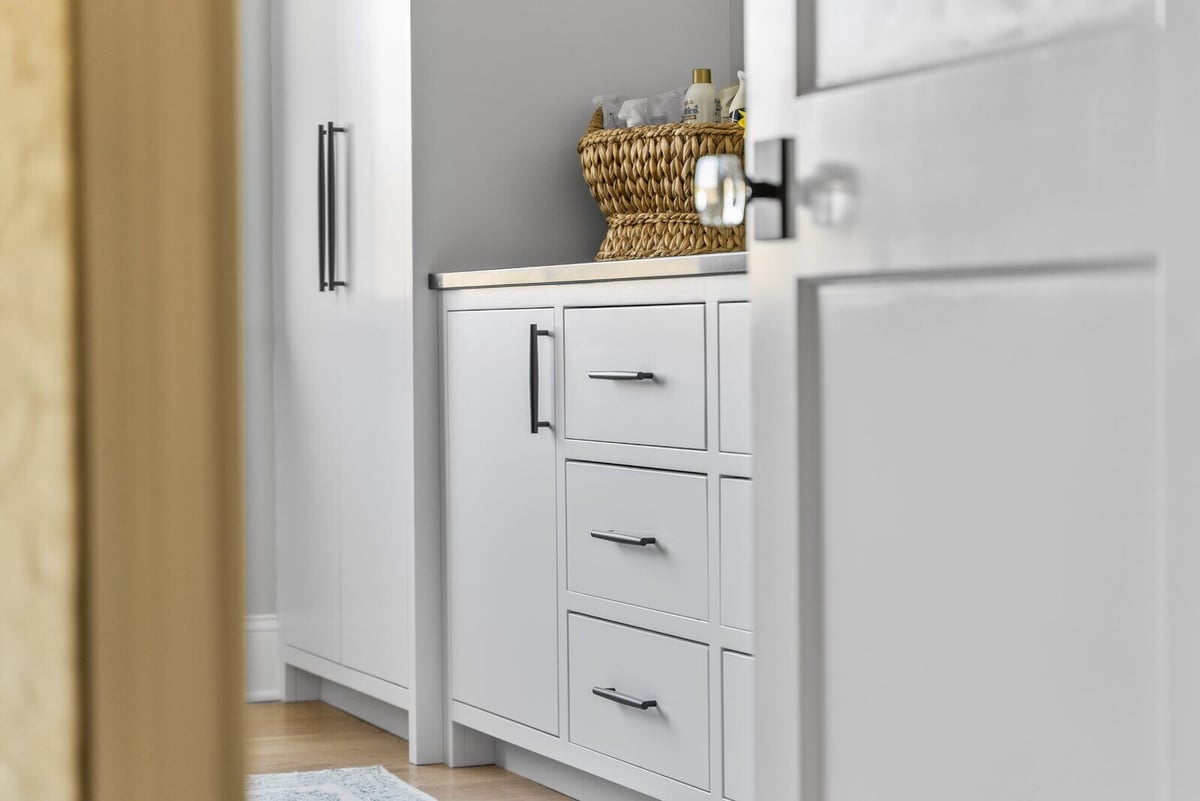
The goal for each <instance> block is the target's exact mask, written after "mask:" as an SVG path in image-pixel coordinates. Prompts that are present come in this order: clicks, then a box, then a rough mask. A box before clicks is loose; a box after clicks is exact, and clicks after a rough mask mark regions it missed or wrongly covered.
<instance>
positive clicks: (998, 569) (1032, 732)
mask: <svg viewBox="0 0 1200 801" xmlns="http://www.w3.org/2000/svg"><path fill="white" fill-rule="evenodd" d="M816 291H817V293H818V303H819V308H820V330H819V335H818V338H819V341H820V343H821V344H820V348H821V355H820V359H821V364H822V374H821V386H822V395H821V404H822V412H821V414H822V420H823V424H822V438H823V445H822V453H823V468H822V475H823V481H824V489H823V501H824V503H823V509H824V526H823V532H822V535H821V543H820V546H819V548H820V550H821V552H822V554H823V560H822V567H823V570H822V573H821V575H820V577H819V580H820V583H821V586H822V588H823V592H822V618H821V626H822V629H823V637H822V650H823V660H822V662H821V665H820V668H819V670H820V672H821V674H822V675H823V685H824V725H823V731H813V732H812V736H813V737H814V738H815V739H816V740H817V741H818V742H820V743H821V744H822V745H823V750H824V771H825V796H824V797H825V798H827V799H828V801H867V799H877V798H884V797H886V798H889V799H894V801H906V800H911V801H917V800H918V799H921V800H922V801H924V800H925V799H954V798H970V799H973V800H974V801H993V800H994V801H1010V800H1011V799H1014V798H1020V799H1023V801H1061V800H1062V799H1089V801H1127V799H1132V798H1154V797H1157V793H1158V790H1159V788H1160V786H1161V782H1162V780H1163V777H1162V776H1161V775H1160V769H1161V765H1162V763H1161V761H1160V760H1161V757H1162V742H1161V739H1160V732H1161V730H1162V725H1163V722H1164V721H1163V715H1162V713H1163V710H1162V709H1161V707H1160V703H1159V699H1160V697H1161V696H1160V693H1161V692H1162V689H1163V687H1162V684H1161V677H1162V676H1163V675H1164V668H1165V664H1164V661H1163V658H1164V653H1163V651H1162V649H1161V648H1160V642H1159V632H1160V631H1161V630H1162V627H1163V624H1164V619H1163V615H1162V609H1161V607H1160V588H1159V585H1158V576H1159V571H1160V569H1161V564H1162V563H1161V557H1162V554H1161V551H1160V545H1161V543H1160V539H1159V536H1158V534H1157V525H1156V500H1157V496H1156V485H1157V466H1156V446H1157V429H1158V392H1157V386H1156V381H1155V366H1156V363H1157V358H1158V356H1157V347H1156V330H1157V315H1156V308H1155V291H1156V286H1155V273H1154V271H1153V270H1152V269H1129V270H1113V271H1109V272H1102V273H1095V272H1091V271H1082V272H1078V273H1070V274H1063V273H1051V274H1045V275H1023V276H1015V277H1010V276H996V277H978V278H966V279H944V280H921V281H866V282H854V283H845V284H832V285H828V286H824V287H821V288H819V289H817V290H816ZM815 667H816V666H815V664H814V666H813V668H815ZM810 671H811V672H812V673H815V672H816V669H812V668H810Z"/></svg>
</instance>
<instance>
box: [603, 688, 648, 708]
mask: <svg viewBox="0 0 1200 801" xmlns="http://www.w3.org/2000/svg"><path fill="white" fill-rule="evenodd" d="M592 695H597V696H599V697H601V698H604V699H606V700H608V701H614V702H616V703H618V704H621V705H622V706H631V707H633V708H634V709H651V708H653V707H656V706H658V701H654V700H649V701H644V700H642V699H641V698H634V697H633V696H632V695H626V694H625V693H619V692H617V690H616V688H615V687H593V688H592Z"/></svg>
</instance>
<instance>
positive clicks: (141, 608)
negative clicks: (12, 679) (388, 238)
mask: <svg viewBox="0 0 1200 801" xmlns="http://www.w3.org/2000/svg"><path fill="white" fill-rule="evenodd" d="M73 16H74V20H73V22H74V39H75V47H74V56H75V84H76V109H75V110H76V160H77V168H78V169H77V175H78V176H79V185H78V189H77V197H78V225H79V240H78V241H79V245H78V248H79V252H78V256H79V264H80V282H79V286H80V289H79V308H80V315H81V319H80V332H81V337H80V343H79V352H80V360H81V364H80V367H79V369H80V371H81V378H82V399H81V400H82V408H81V420H82V435H81V448H82V466H83V489H84V500H83V508H82V513H83V524H84V545H85V548H84V550H85V553H84V568H83V569H84V582H85V586H84V596H83V597H84V654H85V664H84V687H85V693H84V695H85V700H84V711H85V729H84V756H85V765H86V766H85V794H86V797H87V798H89V799H93V800H94V801H143V799H144V800H145V801H150V799H154V800H155V801H157V799H162V798H171V799H174V801H191V799H196V800H197V801H199V800H200V799H204V801H213V799H233V798H237V797H240V796H241V794H242V778H241V772H242V767H241V766H242V731H241V718H240V710H241V704H242V698H243V668H244V662H243V657H242V653H243V644H242V639H243V633H242V626H243V623H242V621H243V609H242V594H243V581H242V572H243V570H242V558H243V557H242V548H243V536H242V530H243V522H242V466H241V465H242V458H241V457H242V453H241V447H242V446H241V435H240V429H241V419H240V408H241V403H240V383H241V369H240V361H241V357H240V350H241V348H240V331H241V328H240V304H239V278H238V275H239V263H238V253H239V251H238V247H237V240H238V200H237V174H238V171H237V133H236V132H237V127H236V114H237V111H236V109H237V84H236V76H237V69H236V67H237V65H236V53H237V50H236V47H235V43H236V19H237V14H236V0H218V2H212V0H171V2H170V3H163V2H160V0H86V2H84V0H76V2H75V3H74V10H73Z"/></svg>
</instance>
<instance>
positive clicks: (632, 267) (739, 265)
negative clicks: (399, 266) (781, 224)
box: [429, 252, 746, 290]
mask: <svg viewBox="0 0 1200 801" xmlns="http://www.w3.org/2000/svg"><path fill="white" fill-rule="evenodd" d="M744 272H746V254H745V253H744V252H739V253H707V254H703V255H698V256H671V257H668V258H663V259H631V260H628V261H597V262H584V263H581V264H553V265H546V266H543V267H510V268H507V269H503V270H463V271H461V272H448V273H432V274H430V276H429V288H430V289H438V290H449V289H481V288H484V287H500V286H520V285H526V284H576V283H590V282H596V281H631V280H640V279H649V278H682V277H686V276H696V275H726V274H736V273H744Z"/></svg>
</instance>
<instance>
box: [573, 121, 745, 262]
mask: <svg viewBox="0 0 1200 801" xmlns="http://www.w3.org/2000/svg"><path fill="white" fill-rule="evenodd" d="M742 134H743V131H742V128H741V126H740V125H738V124H737V123H733V122H706V123H681V124H671V125H646V126H642V127H639V128H611V129H607V130H606V129H605V128H604V116H603V111H602V110H601V109H596V113H595V114H594V115H593V116H592V121H591V124H590V125H589V126H588V132H587V134H586V135H585V136H584V137H583V138H582V139H580V140H579V161H580V164H581V165H582V166H583V178H584V180H585V181H587V185H588V188H589V189H590V190H591V192H592V197H594V198H595V199H596V202H597V203H598V204H599V205H600V210H601V211H602V212H604V216H605V217H607V218H608V234H607V235H606V236H605V237H604V242H603V243H602V244H601V245H600V252H599V253H597V254H596V259H597V260H598V261H611V260H614V259H647V258H658V257H662V256H689V255H692V254H696V253H728V252H730V251H736V250H744V249H745V247H746V228H745V226H738V227H737V228H709V227H707V226H703V225H701V224H700V215H698V214H697V213H696V210H695V207H694V206H693V199H692V194H693V190H692V180H693V178H694V177H695V172H696V159H698V158H700V157H701V156H708V155H716V154H721V153H732V154H735V155H737V156H739V157H740V156H741V155H742V147H743V145H742Z"/></svg>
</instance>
